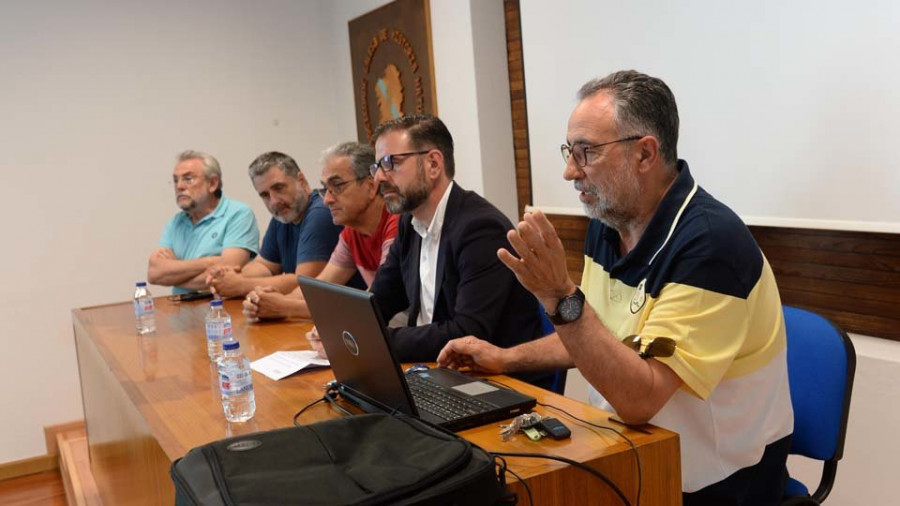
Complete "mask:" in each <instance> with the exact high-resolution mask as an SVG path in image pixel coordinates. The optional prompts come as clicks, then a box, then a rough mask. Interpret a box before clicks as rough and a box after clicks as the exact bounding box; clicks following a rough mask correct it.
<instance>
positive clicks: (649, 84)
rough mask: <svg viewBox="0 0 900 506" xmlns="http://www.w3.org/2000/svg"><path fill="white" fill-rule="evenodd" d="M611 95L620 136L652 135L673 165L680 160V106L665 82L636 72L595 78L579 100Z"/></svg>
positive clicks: (665, 158) (630, 71)
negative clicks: (600, 94) (596, 95)
mask: <svg viewBox="0 0 900 506" xmlns="http://www.w3.org/2000/svg"><path fill="white" fill-rule="evenodd" d="M601 91H603V92H607V93H609V95H610V96H611V97H612V99H613V103H614V104H615V114H616V128H617V129H618V130H619V134H620V135H623V136H626V135H652V136H654V137H656V138H657V140H659V152H660V154H662V157H663V159H664V160H665V161H666V163H667V164H669V165H674V164H675V162H677V161H678V107H677V106H676V105H675V96H674V95H673V94H672V90H670V89H669V87H668V86H666V83H664V82H663V81H662V79H659V78H656V77H650V76H648V75H646V74H642V73H640V72H637V71H635V70H622V71H619V72H614V73H612V74H610V75H608V76H606V77H601V78H597V79H592V80H590V81H588V82H587V83H585V84H584V86H582V87H581V89H580V90H578V100H579V101H581V100H584V99H586V98H588V97H590V96H592V95H594V94H596V93H599V92H601Z"/></svg>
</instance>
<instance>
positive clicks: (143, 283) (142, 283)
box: [134, 281, 147, 286]
mask: <svg viewBox="0 0 900 506" xmlns="http://www.w3.org/2000/svg"><path fill="white" fill-rule="evenodd" d="M134 286H147V282H146V281H138V282H137V283H135V284H134Z"/></svg>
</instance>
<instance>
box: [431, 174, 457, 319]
mask: <svg viewBox="0 0 900 506" xmlns="http://www.w3.org/2000/svg"><path fill="white" fill-rule="evenodd" d="M461 198H462V189H461V188H460V187H459V185H458V184H456V182H454V183H453V188H451V189H450V197H448V198H447V208H446V209H445V210H444V223H442V224H441V242H440V244H438V257H437V272H436V273H435V275H434V307H435V311H436V310H437V309H436V308H437V307H438V304H437V301H438V298H439V297H440V295H441V282H443V281H444V265H446V263H447V248H448V245H449V244H450V238H451V237H452V236H453V221H454V220H453V218H454V217H455V216H456V214H457V211H458V209H459V203H460V199H461Z"/></svg>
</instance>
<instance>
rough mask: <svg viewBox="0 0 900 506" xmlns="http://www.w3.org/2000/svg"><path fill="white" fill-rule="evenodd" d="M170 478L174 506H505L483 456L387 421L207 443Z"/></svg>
mask: <svg viewBox="0 0 900 506" xmlns="http://www.w3.org/2000/svg"><path fill="white" fill-rule="evenodd" d="M172 480H173V481H174V482H175V494H176V501H175V503H176V505H200V504H202V505H232V504H234V505H270V504H271V505H275V504H278V505H281V504H303V505H326V504H327V505H332V504H335V505H336V504H341V505H345V504H346V505H351V504H352V505H382V504H401V505H426V504H428V505H476V506H477V505H493V504H510V503H515V498H514V497H513V496H510V494H507V493H506V487H505V477H504V472H503V471H502V470H501V471H499V472H498V471H497V468H496V466H495V461H494V458H493V457H492V456H491V455H489V454H488V453H487V452H485V451H484V450H482V449H481V448H479V447H477V446H475V445H473V444H471V443H469V442H468V441H466V440H465V439H462V438H460V437H459V436H456V435H455V434H452V433H449V432H445V431H443V430H441V429H437V428H434V427H432V426H430V425H427V424H425V423H423V422H421V421H420V420H417V419H415V418H409V417H396V416H390V415H387V414H366V415H358V416H351V417H344V418H339V419H335V420H329V421H325V422H319V423H314V424H310V425H306V426H302V427H290V428H285V429H278V430H273V431H268V432H258V433H255V434H249V435H246V436H241V437H234V438H230V439H223V440H221V441H216V442H213V443H209V444H207V445H204V446H200V447H197V448H194V449H192V450H191V451H190V452H188V453H187V455H185V456H184V457H183V458H181V459H179V460H177V461H175V463H174V464H173V465H172Z"/></svg>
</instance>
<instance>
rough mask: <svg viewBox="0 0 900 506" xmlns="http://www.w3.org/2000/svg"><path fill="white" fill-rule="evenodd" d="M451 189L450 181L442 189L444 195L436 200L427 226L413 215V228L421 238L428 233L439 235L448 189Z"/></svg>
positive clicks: (448, 193) (442, 224)
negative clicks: (444, 188) (436, 202)
mask: <svg viewBox="0 0 900 506" xmlns="http://www.w3.org/2000/svg"><path fill="white" fill-rule="evenodd" d="M452 189H453V181H450V184H448V185H447V189H446V190H444V196H442V197H441V201H440V202H438V205H437V208H436V209H435V210H434V216H433V217H432V218H431V223H430V224H429V225H428V226H427V227H426V226H425V224H424V223H423V222H421V221H419V220H417V219H416V218H415V217H413V219H412V226H413V229H414V230H415V231H416V233H417V234H419V236H420V237H421V238H422V239H424V238H425V237H426V236H428V235H434V234H436V235H440V233H441V229H442V228H444V212H445V211H446V210H447V201H448V200H449V199H450V190H452Z"/></svg>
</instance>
